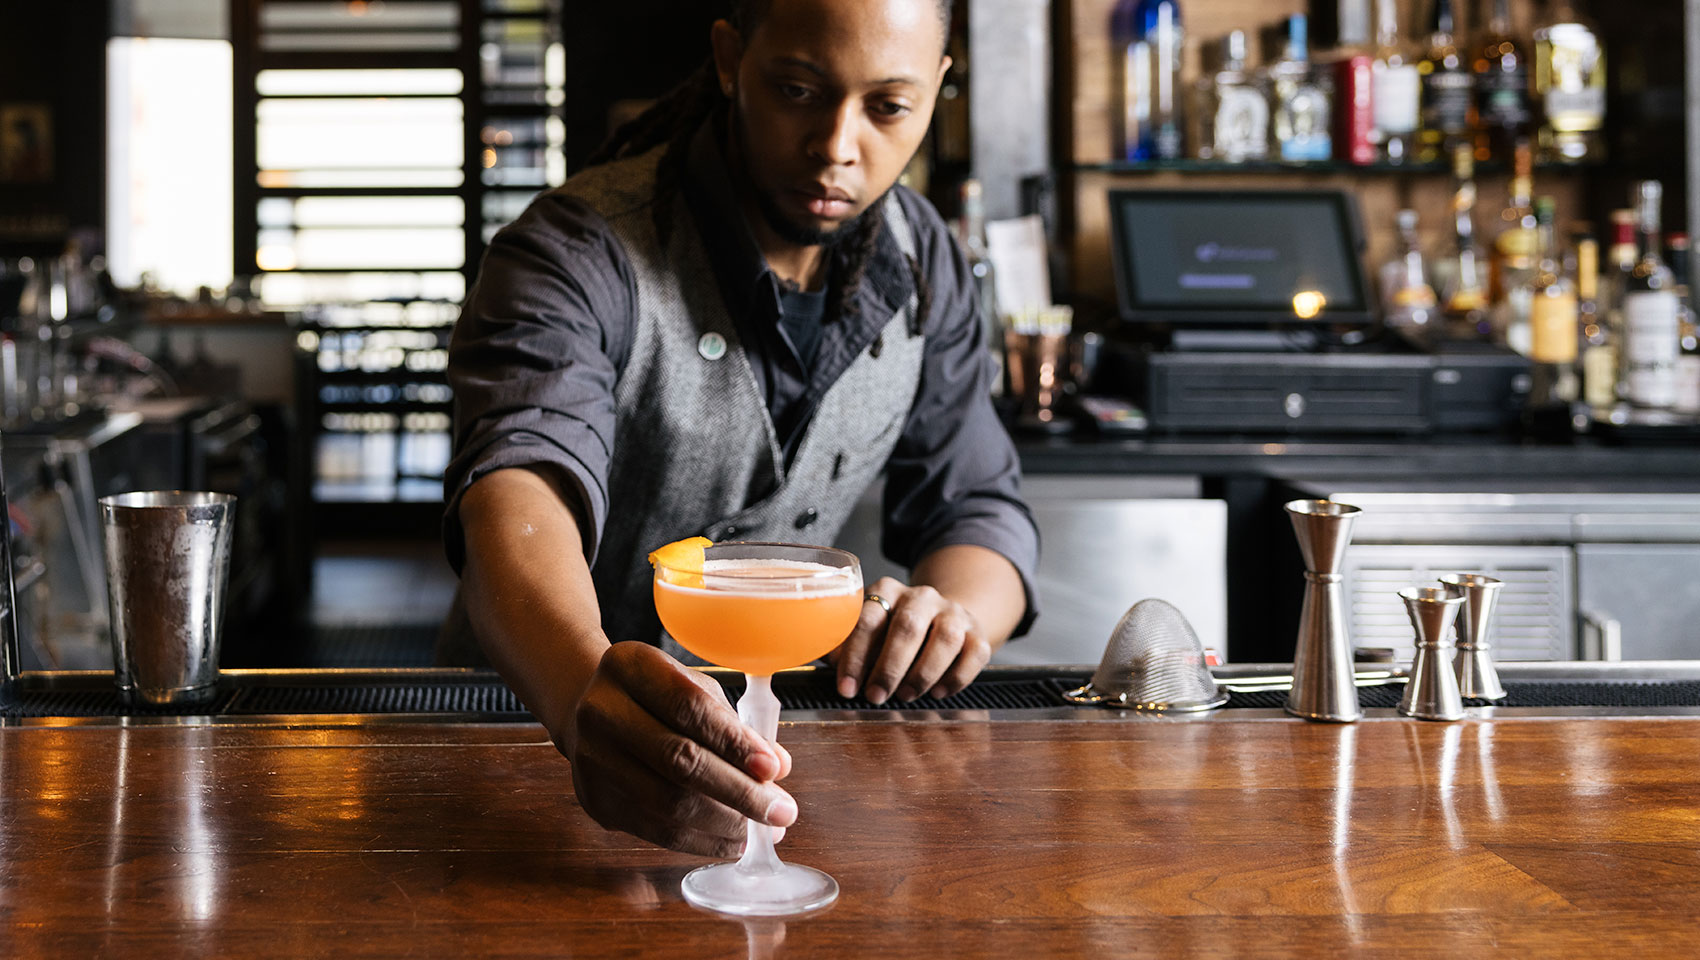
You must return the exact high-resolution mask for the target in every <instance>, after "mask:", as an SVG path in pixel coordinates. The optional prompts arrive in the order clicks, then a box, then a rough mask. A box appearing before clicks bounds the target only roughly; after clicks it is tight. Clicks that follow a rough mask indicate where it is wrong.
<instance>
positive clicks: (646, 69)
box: [562, 0, 730, 170]
mask: <svg viewBox="0 0 1700 960" xmlns="http://www.w3.org/2000/svg"><path fill="white" fill-rule="evenodd" d="M575 8H576V9H575ZM728 9H730V3H729V2H728V0H617V2H594V3H591V2H576V3H574V2H569V4H568V16H567V18H566V23H565V36H564V37H563V38H562V42H563V43H564V45H565V46H566V53H567V91H568V92H567V108H566V121H567V165H568V166H569V167H570V168H572V169H575V170H576V169H577V168H578V167H579V166H581V165H582V164H583V163H584V161H585V158H586V157H588V156H589V155H590V153H591V151H593V150H595V149H596V147H597V146H598V145H599V144H600V143H601V142H602V140H603V138H604V137H605V136H606V135H607V133H608V110H609V108H610V107H611V106H613V105H614V104H615V103H617V102H619V101H621V100H636V99H653V98H655V97H658V96H660V95H661V94H663V93H666V92H667V90H668V89H669V88H671V87H673V86H674V85H675V84H677V83H679V82H680V81H682V80H684V79H685V77H687V76H689V75H690V73H691V72H692V71H693V70H695V69H696V68H697V67H698V66H700V65H701V64H702V62H703V60H704V59H705V58H706V57H707V56H708V30H709V27H710V25H712V24H713V23H714V21H715V20H716V19H717V18H719V17H723V16H725V15H726V11H727V10H728Z"/></svg>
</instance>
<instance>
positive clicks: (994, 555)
mask: <svg viewBox="0 0 1700 960" xmlns="http://www.w3.org/2000/svg"><path fill="white" fill-rule="evenodd" d="M911 580H912V582H913V583H914V584H916V585H921V584H926V585H927V586H930V587H932V588H933V589H934V590H937V591H938V592H939V593H940V594H942V595H943V596H945V597H946V598H948V599H950V600H954V601H956V602H957V603H960V604H961V605H962V606H963V607H964V608H966V609H967V610H968V612H969V613H970V614H971V615H973V617H974V620H975V622H976V623H977V624H978V625H979V627H980V629H981V630H982V631H983V637H984V639H985V640H986V641H987V642H988V643H990V644H991V646H992V649H993V650H996V649H997V648H999V647H1001V646H1003V645H1004V643H1005V642H1007V641H1008V640H1009V635H1010V634H1011V633H1013V632H1015V628H1016V626H1017V625H1019V624H1020V623H1021V618H1022V616H1023V615H1025V614H1026V612H1027V596H1026V592H1025V591H1024V590H1023V588H1022V583H1021V574H1019V573H1017V572H1016V569H1015V565H1014V564H1012V563H1010V562H1009V560H1008V559H1006V558H1005V557H1004V556H1003V554H1000V553H998V552H997V551H995V550H989V549H987V548H985V547H980V546H973V545H971V544H953V545H951V546H946V547H940V548H938V549H937V550H934V551H932V552H930V553H928V554H927V555H926V556H924V557H922V558H921V561H920V562H919V563H917V564H916V565H915V570H914V573H913V575H912V577H911Z"/></svg>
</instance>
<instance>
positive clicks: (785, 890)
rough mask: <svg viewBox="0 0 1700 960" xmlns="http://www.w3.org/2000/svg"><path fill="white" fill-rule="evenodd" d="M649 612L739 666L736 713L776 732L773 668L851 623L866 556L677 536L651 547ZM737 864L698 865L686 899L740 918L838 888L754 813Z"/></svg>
mask: <svg viewBox="0 0 1700 960" xmlns="http://www.w3.org/2000/svg"><path fill="white" fill-rule="evenodd" d="M649 562H650V563H651V564H652V565H653V566H654V567H655V612H656V614H657V615H658V616H659V617H660V618H661V625H662V626H663V627H666V628H667V632H668V633H670V634H672V635H673V639H675V640H677V641H679V643H680V645H682V646H683V647H684V648H685V649H686V650H689V651H690V652H692V653H694V654H696V655H697V656H699V657H701V658H703V659H704V660H707V661H709V662H710V663H717V664H720V665H721V666H723V667H732V668H734V669H737V670H742V671H743V672H744V676H745V685H744V695H743V696H742V697H740V698H738V716H739V717H740V718H742V719H743V721H744V723H746V724H748V725H749V727H750V729H752V730H754V731H755V732H756V733H757V734H758V735H760V736H761V737H762V738H763V739H765V740H767V741H769V742H773V740H774V738H775V737H776V736H778V734H779V699H778V698H777V697H775V696H774V695H773V674H774V672H775V671H777V670H784V669H786V668H787V667H798V666H802V665H803V664H805V663H808V662H809V661H810V660H813V659H815V658H816V657H819V656H822V655H824V654H826V653H829V652H830V651H831V650H832V648H833V647H836V646H838V645H839V644H840V643H843V642H844V640H845V639H846V638H847V637H849V636H850V631H851V630H853V629H855V627H856V618H857V617H858V616H859V615H860V613H861V609H862V602H863V597H862V565H861V563H860V562H858V561H857V560H856V557H855V555H854V554H850V553H845V552H844V551H843V550H834V549H832V548H831V547H810V546H803V545H801V544H795V543H719V544H716V543H710V542H709V541H708V540H706V539H704V538H702V537H692V538H690V539H688V540H680V541H678V542H676V543H669V544H667V545H666V546H663V547H660V548H658V549H657V550H656V551H655V552H654V553H651V554H650V555H649ZM745 835H746V837H747V840H746V842H745V844H744V855H743V856H742V857H740V858H738V861H737V862H736V863H717V864H713V865H711V866H707V867H698V868H697V869H695V870H692V871H691V872H690V873H688V874H686V875H685V879H684V880H682V881H680V882H679V891H680V892H681V893H683V894H684V895H685V899H686V900H687V901H689V902H690V903H692V904H694V905H696V906H699V907H704V908H706V909H709V910H718V911H720V912H722V913H730V914H733V915H736V916H745V917H783V916H789V915H791V914H797V913H806V912H808V911H811V910H817V909H819V908H821V907H824V906H826V905H827V904H829V903H831V902H832V901H833V900H834V899H836V898H837V897H838V881H836V880H834V879H832V877H830V876H828V875H827V874H825V873H822V872H821V871H819V870H816V869H815V868H813V867H804V866H799V865H798V864H794V863H785V862H783V861H781V860H780V859H779V856H778V854H776V853H775V852H774V850H773V831H772V830H771V829H770V828H768V827H766V826H764V825H762V824H760V823H757V822H756V821H754V820H751V821H750V822H749V825H748V828H747V830H746V834H745Z"/></svg>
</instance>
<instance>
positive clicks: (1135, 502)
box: [838, 474, 1228, 664]
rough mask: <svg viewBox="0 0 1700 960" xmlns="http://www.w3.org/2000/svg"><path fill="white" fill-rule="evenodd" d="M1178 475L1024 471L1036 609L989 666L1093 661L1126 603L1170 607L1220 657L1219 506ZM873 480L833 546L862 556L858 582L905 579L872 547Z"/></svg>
mask: <svg viewBox="0 0 1700 960" xmlns="http://www.w3.org/2000/svg"><path fill="white" fill-rule="evenodd" d="M1197 486H1198V484H1197V481H1196V480H1194V479H1192V478H1190V477H1188V478H1162V477H1127V476H1054V475H1032V474H1029V475H1027V476H1025V477H1023V478H1022V482H1021V492H1022V495H1023V496H1024V497H1025V498H1026V500H1027V503H1028V506H1029V507H1030V508H1031V509H1032V511H1033V519H1034V521H1035V522H1036V523H1037V524H1038V527H1039V545H1040V550H1039V583H1038V592H1039V609H1040V615H1039V619H1038V621H1037V622H1036V623H1035V624H1034V626H1033V631H1032V633H1031V634H1030V635H1029V636H1027V637H1024V638H1022V639H1020V640H1017V641H1015V642H1013V643H1010V644H1008V645H1007V646H1005V647H1004V648H1003V649H1002V650H1000V651H998V653H997V654H996V655H995V656H993V658H992V661H993V662H994V663H1011V664H1095V663H1097V662H1098V660H1099V659H1100V658H1101V657H1102V656H1103V655H1104V646H1105V643H1106V642H1107V641H1108V640H1109V638H1110V631H1111V630H1112V629H1114V628H1115V625H1116V622H1117V621H1118V620H1120V619H1121V616H1122V614H1124V613H1126V612H1127V609H1128V607H1130V606H1132V605H1133V604H1134V603H1135V602H1137V601H1139V600H1143V599H1145V598H1147V597H1160V598H1162V599H1164V600H1167V601H1169V602H1170V603H1172V604H1174V605H1175V607H1176V608H1177V609H1179V610H1180V611H1181V613H1183V614H1184V615H1185V616H1186V617H1187V619H1188V620H1189V621H1190V622H1191V623H1192V626H1193V629H1194V630H1195V631H1197V633H1198V637H1199V640H1201V641H1202V642H1203V643H1204V645H1205V646H1207V647H1212V648H1214V649H1215V650H1217V651H1219V652H1222V653H1223V654H1226V652H1227V637H1228V620H1227V609H1228V599H1227V597H1228V586H1227V530H1228V512H1227V505H1226V504H1224V503H1223V502H1222V501H1220V500H1199V499H1188V498H1195V497H1196V496H1197V493H1196V491H1197ZM879 517H880V513H879V485H878V484H876V485H875V488H874V489H873V490H871V491H870V492H869V493H868V495H867V496H865V497H864V498H863V499H862V502H861V503H860V504H859V505H858V506H857V508H856V511H855V513H854V514H852V516H851V518H850V522H849V523H847V524H846V525H845V528H844V531H843V533H842V534H840V536H839V538H838V545H839V546H840V547H843V548H844V549H846V550H849V551H851V552H852V553H855V554H856V555H857V556H858V557H860V558H861V559H862V573H863V578H864V579H865V580H867V581H869V582H872V581H873V580H874V579H875V578H877V577H880V576H885V575H889V576H894V577H897V578H898V579H900V580H906V579H907V578H908V574H907V571H904V570H902V569H901V568H898V567H897V566H896V565H895V564H893V563H891V562H890V561H888V560H886V559H885V558H884V557H883V556H881V554H880V551H879Z"/></svg>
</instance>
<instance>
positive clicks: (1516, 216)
mask: <svg viewBox="0 0 1700 960" xmlns="http://www.w3.org/2000/svg"><path fill="white" fill-rule="evenodd" d="M1511 165H1512V173H1511V192H1510V195H1509V197H1508V198H1507V201H1506V205H1505V209H1503V210H1501V211H1500V213H1499V232H1498V233H1497V234H1495V235H1494V238H1493V257H1492V260H1491V261H1490V264H1489V269H1488V299H1489V300H1490V301H1491V302H1492V303H1493V309H1494V312H1495V317H1494V328H1495V331H1496V332H1497V334H1498V336H1499V338H1500V339H1502V340H1503V341H1504V342H1505V343H1506V344H1508V345H1509V346H1510V347H1511V348H1512V349H1513V350H1516V351H1517V352H1518V353H1522V354H1527V353H1528V352H1529V340H1528V337H1529V299H1530V290H1531V288H1530V285H1529V283H1530V280H1531V279H1532V277H1533V271H1534V268H1535V253H1536V250H1535V241H1536V234H1535V210H1534V207H1533V201H1532V194H1533V193H1534V187H1535V164H1534V152H1533V150H1532V149H1531V148H1530V146H1529V142H1528V140H1520V141H1518V143H1517V145H1516V147H1515V148H1514V151H1513V154H1512V164H1511Z"/></svg>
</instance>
